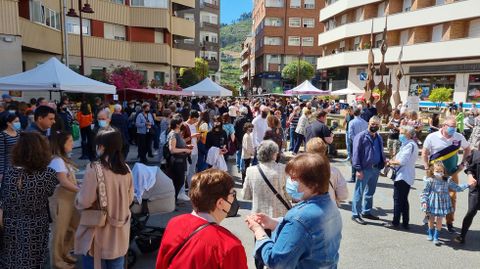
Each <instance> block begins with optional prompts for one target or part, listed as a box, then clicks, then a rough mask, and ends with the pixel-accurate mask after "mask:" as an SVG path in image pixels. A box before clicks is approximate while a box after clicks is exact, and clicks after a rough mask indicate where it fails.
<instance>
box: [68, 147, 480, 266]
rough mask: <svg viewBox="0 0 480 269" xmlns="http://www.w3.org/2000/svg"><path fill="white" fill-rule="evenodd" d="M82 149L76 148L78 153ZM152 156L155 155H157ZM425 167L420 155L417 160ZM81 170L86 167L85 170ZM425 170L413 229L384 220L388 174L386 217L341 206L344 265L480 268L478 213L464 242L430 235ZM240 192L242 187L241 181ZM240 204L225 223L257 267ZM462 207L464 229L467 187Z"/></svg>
mask: <svg viewBox="0 0 480 269" xmlns="http://www.w3.org/2000/svg"><path fill="white" fill-rule="evenodd" d="M134 154H136V148H135V147H132V148H131V151H130V155H129V159H128V161H129V162H130V161H133V159H132V158H133V156H134ZM75 155H77V154H75ZM152 160H153V159H152ZM417 164H418V165H417V167H420V158H419V161H418V162H417ZM332 165H334V166H335V167H337V168H338V169H340V171H341V172H342V174H343V176H344V177H346V178H347V179H348V176H349V175H350V163H348V162H343V161H342V160H341V159H333V160H332ZM229 169H230V174H232V175H233V176H234V178H235V180H236V182H240V181H239V179H240V175H239V174H238V173H237V171H236V168H235V164H234V162H233V158H232V160H231V161H230V162H229ZM80 173H81V172H80ZM424 173H425V171H423V170H422V169H417V171H416V181H415V184H414V186H413V188H412V190H411V191H410V195H409V201H410V230H408V231H406V230H404V229H401V228H400V229H398V230H392V229H388V228H385V227H383V226H382V223H383V222H384V221H387V220H388V221H390V220H391V219H392V215H393V199H392V196H393V184H392V181H391V180H390V179H389V178H385V177H380V179H379V181H378V185H377V191H376V193H375V197H374V208H375V210H374V211H373V213H374V214H376V215H378V216H379V217H380V218H381V221H370V220H368V225H365V226H362V225H358V224H356V223H354V222H353V221H352V220H351V219H350V217H351V212H350V208H351V203H350V201H347V202H346V203H344V204H342V205H341V206H340V213H341V215H342V219H343V230H342V242H341V247H340V263H339V266H338V267H339V268H359V269H360V268H434V267H439V268H465V269H467V268H468V269H469V268H472V269H473V268H479V267H480V216H477V218H476V219H474V222H473V224H472V227H471V230H470V232H469V233H468V236H467V242H466V244H465V245H459V244H457V243H455V242H453V241H452V240H453V238H454V235H452V234H449V233H448V232H447V231H446V230H445V229H444V230H443V231H442V233H441V236H440V239H441V242H442V245H441V246H440V247H437V246H435V245H434V244H433V243H432V242H429V241H427V240H426V233H425V232H426V228H425V226H424V225H423V222H422V221H423V216H424V215H423V213H422V212H421V210H420V202H419V196H420V193H421V191H422V189H423V182H422V177H423V176H424ZM460 180H461V182H466V175H465V174H463V173H461V176H460ZM236 187H237V193H240V190H241V187H240V185H238V184H237V186H236ZM348 189H349V192H350V199H351V196H352V193H353V189H354V184H352V183H348ZM241 198H242V197H240V195H239V200H240V204H241V209H240V211H239V214H238V216H237V217H234V218H227V219H225V220H224V221H223V222H222V225H223V226H224V227H226V228H227V229H229V230H230V231H231V232H233V233H234V234H235V235H236V236H237V237H238V238H239V239H240V240H241V241H242V243H243V245H244V247H245V250H246V253H247V258H248V267H249V268H255V266H254V263H253V258H252V253H253V245H254V244H253V234H252V233H251V232H250V230H248V228H247V225H246V224H245V222H244V219H245V217H246V216H247V215H248V214H249V213H250V208H251V203H250V202H249V201H243V200H241ZM457 199H458V201H457V207H458V208H457V212H456V215H455V216H456V220H455V223H454V224H455V227H456V228H457V231H459V230H460V227H461V222H462V219H463V216H464V215H465V212H466V210H467V199H468V190H465V191H464V192H463V193H459V194H458V198H457ZM190 211H191V207H190V205H189V204H188V203H184V204H183V205H182V206H179V207H178V211H175V212H173V213H170V214H166V215H162V216H155V217H153V218H152V219H151V222H150V224H151V225H154V226H156V225H165V224H166V221H168V218H169V217H170V216H174V215H178V214H183V213H186V212H190ZM136 253H137V254H138V261H137V263H136V264H135V266H134V267H133V268H134V269H147V268H148V269H150V268H153V267H154V265H155V260H156V253H149V254H142V253H140V252H139V251H138V249H137V250H136Z"/></svg>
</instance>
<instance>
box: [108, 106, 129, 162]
mask: <svg viewBox="0 0 480 269" xmlns="http://www.w3.org/2000/svg"><path fill="white" fill-rule="evenodd" d="M110 125H112V127H115V128H116V129H117V130H118V131H120V133H121V134H122V138H123V150H122V151H123V156H124V157H125V160H126V159H127V156H128V152H129V151H130V144H129V142H128V141H130V136H129V134H128V117H127V115H126V114H125V113H123V112H122V106H121V105H118V104H117V105H115V106H114V108H113V114H112V118H111V119H110Z"/></svg>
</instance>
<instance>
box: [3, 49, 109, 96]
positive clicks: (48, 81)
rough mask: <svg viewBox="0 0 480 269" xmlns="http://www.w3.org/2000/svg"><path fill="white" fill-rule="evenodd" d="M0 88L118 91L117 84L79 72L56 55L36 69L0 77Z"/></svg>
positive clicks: (101, 92)
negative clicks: (107, 82) (98, 79)
mask: <svg viewBox="0 0 480 269" xmlns="http://www.w3.org/2000/svg"><path fill="white" fill-rule="evenodd" d="M0 90H5V91H8V90H10V91H63V92H76V93H93V94H115V93H116V89H115V86H113V85H109V84H106V83H103V82H100V81H96V80H93V79H90V78H87V77H85V76H82V75H80V74H77V73H75V72H74V71H73V70H71V69H70V68H68V67H67V66H65V65H64V64H62V63H61V62H60V61H59V60H58V59H57V58H55V57H52V58H50V60H48V61H46V62H45V63H43V64H41V65H39V66H37V67H35V68H34V69H31V70H28V71H26V72H23V73H19V74H15V75H11V76H7V77H3V78H0Z"/></svg>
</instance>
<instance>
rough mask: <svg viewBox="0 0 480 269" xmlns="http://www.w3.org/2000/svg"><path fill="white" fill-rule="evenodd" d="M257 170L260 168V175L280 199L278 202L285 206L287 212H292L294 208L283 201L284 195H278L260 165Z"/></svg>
mask: <svg viewBox="0 0 480 269" xmlns="http://www.w3.org/2000/svg"><path fill="white" fill-rule="evenodd" d="M257 168H258V172H260V175H261V176H262V178H263V180H264V181H265V183H267V185H268V187H269V188H270V190H272V192H273V194H275V196H276V197H277V198H278V200H280V202H281V203H282V204H283V205H284V206H285V208H286V209H287V210H290V209H291V208H292V206H291V205H290V204H289V203H287V201H285V199H283V197H282V195H280V193H278V192H277V190H276V189H275V188H274V187H273V186H272V183H270V181H269V180H268V179H267V176H265V173H263V170H262V168H260V164H259V165H257Z"/></svg>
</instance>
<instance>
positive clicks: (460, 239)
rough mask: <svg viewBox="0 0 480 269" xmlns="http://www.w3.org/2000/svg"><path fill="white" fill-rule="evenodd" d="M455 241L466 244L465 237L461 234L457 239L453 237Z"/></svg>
mask: <svg viewBox="0 0 480 269" xmlns="http://www.w3.org/2000/svg"><path fill="white" fill-rule="evenodd" d="M453 241H455V242H457V243H459V244H465V238H464V237H463V236H461V235H459V236H457V237H455V239H453Z"/></svg>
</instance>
